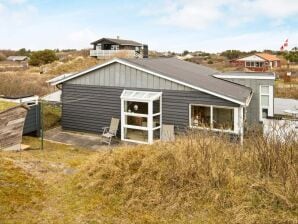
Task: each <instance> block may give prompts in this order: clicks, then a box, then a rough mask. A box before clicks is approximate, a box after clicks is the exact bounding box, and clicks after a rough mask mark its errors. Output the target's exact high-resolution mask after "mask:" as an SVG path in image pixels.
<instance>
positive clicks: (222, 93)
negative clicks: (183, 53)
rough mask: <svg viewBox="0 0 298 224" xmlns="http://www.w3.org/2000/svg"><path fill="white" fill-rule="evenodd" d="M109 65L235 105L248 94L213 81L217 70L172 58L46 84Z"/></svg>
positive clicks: (232, 85) (239, 87)
mask: <svg viewBox="0 0 298 224" xmlns="http://www.w3.org/2000/svg"><path fill="white" fill-rule="evenodd" d="M113 62H119V63H126V64H127V65H131V66H136V67H138V68H140V69H144V70H147V71H148V72H152V73H156V74H157V75H161V76H164V77H166V78H168V79H170V80H172V81H173V82H178V83H180V84H182V85H187V86H189V87H191V88H194V89H198V90H200V91H204V92H206V93H209V94H211V95H216V96H218V97H221V98H224V99H227V100H229V101H232V102H236V103H239V104H244V105H246V104H247V103H248V99H250V96H251V93H252V89H251V88H249V87H246V86H243V85H240V84H236V83H233V82H230V81H227V80H223V79H220V78H216V77H214V75H216V74H220V72H219V71H217V70H214V69H211V68H208V67H206V66H202V65H198V64H195V63H192V62H186V61H183V60H179V59H176V58H156V59H152V58H150V59H148V58H146V59H113V60H111V61H109V62H106V63H104V64H100V65H96V66H94V67H91V68H89V69H87V70H84V71H81V72H78V73H75V74H71V75H67V76H65V75H62V76H58V77H56V78H54V79H51V80H49V81H48V82H49V83H51V84H52V85H57V84H61V83H63V82H66V81H68V80H71V79H74V78H76V77H79V76H81V75H84V74H87V73H88V72H90V71H94V70H96V69H99V68H101V67H103V66H106V65H109V64H110V63H113ZM63 76H64V77H63Z"/></svg>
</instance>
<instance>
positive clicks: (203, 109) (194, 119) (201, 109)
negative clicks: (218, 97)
mask: <svg viewBox="0 0 298 224" xmlns="http://www.w3.org/2000/svg"><path fill="white" fill-rule="evenodd" d="M210 111H211V110H210V107H207V106H194V105H193V106H191V126H192V127H210V114H211V113H210Z"/></svg>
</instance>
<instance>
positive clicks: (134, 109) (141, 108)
mask: <svg viewBox="0 0 298 224" xmlns="http://www.w3.org/2000/svg"><path fill="white" fill-rule="evenodd" d="M125 112H128V113H137V114H148V103H143V102H136V101H126V103H125Z"/></svg>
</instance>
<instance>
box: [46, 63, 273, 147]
mask: <svg viewBox="0 0 298 224" xmlns="http://www.w3.org/2000/svg"><path fill="white" fill-rule="evenodd" d="M221 75H225V74H221V73H220V72H218V71H216V70H213V69H210V68H208V67H205V66H202V65H197V64H194V63H190V62H186V61H181V60H178V59H174V58H157V59H113V60H111V61H109V62H107V63H104V64H100V65H97V66H95V67H92V68H89V69H87V70H84V71H82V72H79V73H76V74H73V75H71V76H67V77H65V78H61V79H56V80H54V81H53V82H51V84H52V85H57V86H58V87H59V88H61V89H62V128H64V129H67V130H76V131H86V132H97V133H99V132H100V131H101V128H102V127H104V126H108V125H109V123H110V121H111V118H112V117H116V118H121V128H120V130H119V131H120V133H121V139H122V140H123V141H131V142H137V143H152V142H154V141H155V140H158V139H159V138H160V129H161V125H162V124H173V125H174V126H175V128H176V129H178V130H185V129H186V128H197V129H206V128H207V129H210V130H212V131H215V132H226V133H231V134H233V135H239V136H240V137H243V127H244V122H245V119H246V117H247V123H248V124H250V123H253V122H259V120H257V119H254V117H260V115H259V113H261V114H262V115H264V114H265V112H264V111H263V109H265V104H266V108H267V109H268V111H267V115H268V116H270V115H271V108H269V107H270V105H271V102H267V99H268V100H269V101H270V100H271V98H272V97H271V96H270V94H273V93H272V92H271V91H272V82H273V81H272V80H273V79H272V77H274V76H272V75H269V74H268V80H267V76H266V77H265V76H264V79H261V80H260V79H255V76H254V75H246V76H243V77H248V76H249V78H248V79H246V78H242V77H238V76H240V75H241V74H240V73H239V74H234V76H237V77H236V78H235V77H234V76H231V75H229V74H226V75H225V77H224V79H223V78H221V77H220V78H219V76H221ZM258 77H259V76H258ZM230 79H231V80H230ZM238 79H239V80H238ZM242 80H244V81H246V82H243V83H242ZM247 80H248V81H247ZM259 81H261V83H259ZM236 82H239V83H240V84H239V83H236ZM251 85H252V87H250V86H251ZM256 86H259V87H256ZM267 87H268V88H267ZM258 89H260V91H261V92H259V91H258ZM266 94H268V95H269V98H268V97H267V95H266ZM258 98H260V99H261V101H262V104H261V106H262V107H261V108H262V110H260V109H259V101H258ZM268 105H269V106H268ZM263 106H264V107H263ZM255 107H257V109H255ZM263 112H264V113H263ZM249 113H254V114H253V115H247V114H249Z"/></svg>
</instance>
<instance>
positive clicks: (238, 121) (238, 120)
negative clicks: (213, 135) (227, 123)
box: [188, 103, 243, 134]
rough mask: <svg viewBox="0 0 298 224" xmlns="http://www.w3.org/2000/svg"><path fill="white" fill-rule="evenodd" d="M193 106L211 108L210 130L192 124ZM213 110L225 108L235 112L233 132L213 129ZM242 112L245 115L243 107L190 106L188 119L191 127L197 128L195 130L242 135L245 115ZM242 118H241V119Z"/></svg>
mask: <svg viewBox="0 0 298 224" xmlns="http://www.w3.org/2000/svg"><path fill="white" fill-rule="evenodd" d="M192 106H201V107H209V108H210V128H205V127H197V126H192V122H191V107H192ZM213 108H223V109H232V110H233V115H234V121H233V122H234V129H233V130H225V129H217V128H213V121H214V119H213ZM241 111H242V113H243V107H240V108H239V107H228V106H217V105H205V104H193V103H192V104H189V114H188V119H189V127H190V128H195V129H202V130H203V129H205V130H206V129H207V130H211V131H215V132H225V133H232V134H241V129H242V126H243V124H242V123H243V115H241ZM240 116H241V117H240Z"/></svg>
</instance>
